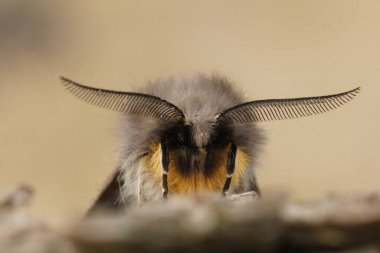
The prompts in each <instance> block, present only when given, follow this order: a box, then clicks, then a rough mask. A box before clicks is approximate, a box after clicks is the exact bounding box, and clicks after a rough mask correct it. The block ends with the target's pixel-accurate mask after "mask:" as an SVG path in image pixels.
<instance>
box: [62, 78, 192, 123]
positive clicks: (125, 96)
mask: <svg viewBox="0 0 380 253" xmlns="http://www.w3.org/2000/svg"><path fill="white" fill-rule="evenodd" d="M61 81H62V83H63V85H64V86H65V87H66V88H67V90H68V91H69V92H70V93H72V94H73V95H74V96H76V97H78V98H79V99H81V100H83V101H85V102H87V103H89V104H93V105H96V106H100V107H103V108H106V109H110V110H113V111H117V112H124V113H130V114H135V115H141V116H147V117H152V118H156V119H161V120H166V121H175V122H180V121H183V120H184V118H185V116H184V114H183V112H182V111H181V110H180V109H179V108H178V107H177V106H175V105H173V104H172V103H170V102H168V101H166V100H164V99H161V98H159V97H156V96H152V95H147V94H142V93H135V92H122V91H113V90H105V89H96V88H92V87H88V86H85V85H83V84H79V83H76V82H74V81H71V80H69V79H67V78H65V77H61Z"/></svg>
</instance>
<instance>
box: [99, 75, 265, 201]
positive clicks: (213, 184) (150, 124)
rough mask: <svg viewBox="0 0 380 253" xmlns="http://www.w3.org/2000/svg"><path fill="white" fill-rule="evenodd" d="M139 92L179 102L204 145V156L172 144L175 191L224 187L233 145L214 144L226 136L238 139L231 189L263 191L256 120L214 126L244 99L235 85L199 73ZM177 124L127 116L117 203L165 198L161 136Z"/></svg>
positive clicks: (196, 142) (197, 140)
mask: <svg viewBox="0 0 380 253" xmlns="http://www.w3.org/2000/svg"><path fill="white" fill-rule="evenodd" d="M140 92H142V93H144V94H150V95H154V96H157V97H160V98H163V99H165V100H166V101H169V102H171V103H173V104H175V105H176V106H178V108H180V109H181V110H182V111H183V112H184V114H185V116H186V119H185V120H186V122H187V123H188V124H191V128H192V134H191V135H192V136H191V137H192V138H193V142H194V146H196V147H197V148H199V154H196V155H193V154H192V153H193V151H192V150H190V149H189V148H181V147H180V148H173V149H171V150H170V151H169V157H171V159H170V163H169V173H168V188H169V192H170V194H182V193H189V192H196V191H200V190H209V191H221V190H222V188H223V185H224V182H225V179H226V176H227V171H226V164H227V155H226V153H227V152H228V143H220V145H218V144H219V143H216V144H215V145H213V144H214V143H215V142H216V141H219V139H220V138H221V137H222V138H225V139H234V141H235V143H236V145H237V147H238V151H237V156H236V170H235V171H236V173H234V176H233V178H232V184H231V188H230V192H229V193H238V192H245V191H249V190H256V191H258V187H257V185H256V180H255V176H254V172H253V165H254V162H255V157H256V154H257V152H258V150H259V147H260V145H261V144H262V142H263V135H262V132H261V131H260V130H259V129H258V128H257V127H256V126H255V125H253V124H251V125H249V126H247V125H246V126H238V125H236V126H233V127H232V126H231V130H230V131H228V132H226V130H225V129H223V130H224V132H221V131H218V129H217V127H216V126H215V125H214V122H215V115H216V114H217V113H219V112H221V111H223V110H225V109H227V108H229V107H231V106H234V105H237V104H239V103H242V102H243V98H242V96H241V94H240V93H238V92H237V91H236V90H235V89H234V85H233V84H232V83H230V82H229V81H228V80H227V79H226V78H224V77H220V76H216V75H214V76H206V75H198V76H196V77H194V78H189V79H186V78H181V79H176V78H172V79H169V80H165V81H161V80H160V81H156V82H151V83H148V84H147V85H146V86H145V87H144V88H143V89H142V90H140ZM172 128H173V125H172V124H171V123H168V122H165V121H161V120H159V119H151V118H146V117H141V116H135V115H133V116H131V115H125V116H124V117H123V119H122V122H121V131H122V140H123V143H122V146H121V149H120V161H119V166H118V169H117V170H118V172H117V175H118V177H119V178H120V179H121V180H120V181H121V182H122V183H121V189H122V190H121V191H120V196H119V198H118V199H117V198H115V199H114V200H113V203H115V204H116V205H124V204H127V205H134V204H137V203H139V202H143V201H150V200H154V199H159V198H161V197H162V191H161V178H162V165H161V148H160V140H161V138H162V136H163V135H165V134H167V132H169V133H170V132H171V131H175V130H172ZM174 128H175V125H174ZM218 135H223V136H218ZM176 137H177V136H175V137H173V138H176ZM100 202H102V201H100Z"/></svg>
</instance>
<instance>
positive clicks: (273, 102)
mask: <svg viewBox="0 0 380 253" xmlns="http://www.w3.org/2000/svg"><path fill="white" fill-rule="evenodd" d="M61 80H62V82H63V84H64V86H65V87H66V88H67V90H68V91H69V92H71V93H72V94H73V95H74V96H76V97H78V98H79V99H81V100H83V101H85V102H87V103H90V104H93V105H97V106H100V107H103V108H106V109H110V110H113V111H117V112H122V113H126V114H128V115H137V116H140V117H146V118H152V119H156V120H158V121H161V122H165V123H166V124H165V126H166V127H167V128H166V129H164V130H163V131H162V133H161V136H160V138H161V139H165V140H166V141H167V143H168V148H169V152H170V154H172V157H171V159H172V160H173V161H174V163H175V164H176V167H177V168H178V170H179V171H181V173H183V174H186V173H189V172H192V171H195V170H199V171H203V172H205V173H208V172H210V171H213V170H214V169H215V168H216V167H218V166H224V165H223V164H220V163H221V162H224V161H225V160H226V156H227V151H226V150H227V148H228V146H229V145H231V143H233V144H235V145H237V146H238V149H239V141H242V140H238V139H237V138H236V136H237V134H236V133H237V132H239V131H244V130H243V129H248V128H250V124H252V123H256V122H262V121H272V120H284V119H291V118H298V117H306V116H311V115H315V114H321V113H324V112H327V111H331V110H334V109H336V108H338V107H340V106H342V105H344V104H345V103H347V102H349V101H350V100H352V99H353V98H354V97H355V96H356V95H357V94H358V92H359V91H360V88H359V87H358V88H356V89H353V90H350V91H347V92H343V93H338V94H333V95H327V96H317V97H302V98H288V99H266V100H255V101H250V102H246V103H242V104H237V105H235V106H232V107H229V108H223V109H222V110H221V111H217V112H214V111H212V110H209V109H207V110H206V109H204V108H202V105H199V104H197V105H196V106H197V107H199V108H197V110H193V112H194V113H193V114H189V113H188V112H187V111H186V110H185V111H186V113H184V112H183V111H182V110H181V109H180V108H179V107H178V106H177V105H175V104H173V103H172V102H171V101H166V100H164V99H162V98H160V97H157V96H153V95H149V94H143V93H134V92H121V91H112V90H105V89H97V88H92V87H89V86H85V85H82V84H79V83H76V82H74V81H71V80H69V79H67V78H63V77H62V78H61ZM187 106H191V103H190V105H187ZM194 106H195V105H194ZM243 141H244V140H243Z"/></svg>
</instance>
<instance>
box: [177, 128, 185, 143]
mask: <svg viewBox="0 0 380 253" xmlns="http://www.w3.org/2000/svg"><path fill="white" fill-rule="evenodd" d="M177 141H178V142H179V143H180V144H185V143H186V141H185V135H184V133H183V132H182V131H181V132H179V133H178V135H177Z"/></svg>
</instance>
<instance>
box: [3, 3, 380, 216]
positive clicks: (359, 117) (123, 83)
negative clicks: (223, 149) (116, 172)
mask: <svg viewBox="0 0 380 253" xmlns="http://www.w3.org/2000/svg"><path fill="white" fill-rule="evenodd" d="M379 13H380V2H379V1H377V0H373V1H366V0H364V1H350V0H335V1H324V0H320V1H297V0H293V1H209V0H207V1H184V0H183V1H168V0H165V1H141V0H136V1H110V2H108V1H100V0H98V1H91V2H90V1H74V0H70V1H42V0H39V1H37V0H34V1H31V0H29V1H28V0H1V1H0V191H3V190H6V189H9V188H11V187H13V186H16V185H18V184H20V183H27V184H31V185H32V186H34V188H35V190H36V196H35V199H34V201H33V203H32V205H31V211H32V212H34V213H37V214H39V215H44V216H48V217H51V218H52V219H54V218H57V217H60V216H63V215H69V216H71V215H80V214H82V213H83V212H84V211H85V210H86V208H87V207H88V206H89V205H90V203H91V202H92V201H93V200H94V198H95V197H96V194H97V193H98V191H99V190H100V189H101V187H102V186H103V184H104V181H105V180H106V178H107V177H108V175H109V174H110V173H111V171H112V170H113V166H114V163H115V159H116V157H117V156H116V154H115V152H114V150H115V149H116V146H117V144H118V142H119V140H118V139H117V131H116V125H117V122H118V117H119V115H118V114H117V113H114V112H110V111H106V110H103V109H100V108H96V107H93V106H88V105H86V104H85V103H82V102H81V101H79V100H77V99H75V98H73V97H72V96H71V95H69V94H68V93H67V92H66V91H65V90H64V89H63V88H62V86H61V84H60V82H59V81H58V76H60V75H64V76H67V77H69V78H72V79H74V80H76V81H78V82H82V83H85V84H89V85H92V86H95V87H102V88H109V89H119V90H131V89H133V87H138V86H139V85H140V84H142V83H143V82H144V81H146V80H148V79H155V78H165V77H168V76H170V75H173V74H188V75H191V74H194V73H196V72H199V71H203V72H214V71H217V72H220V73H222V74H225V75H226V76H228V77H229V78H230V79H232V80H234V81H236V83H237V84H238V85H239V87H241V88H242V89H243V90H244V91H245V93H246V97H247V99H264V98H281V97H297V96H315V95H324V94H329V93H336V92H341V91H346V90H349V89H352V88H354V87H356V86H359V85H360V86H362V87H363V89H362V93H361V94H360V96H359V97H358V98H357V99H356V100H355V101H353V102H352V103H350V104H348V105H347V106H345V107H344V108H342V109H340V110H337V111H334V112H331V113H328V114H324V115H319V116H315V117H312V118H303V119H298V120H290V121H281V122H270V123H262V124H260V126H261V127H262V128H263V129H265V131H266V133H267V136H268V143H267V145H266V148H265V149H264V151H263V153H262V156H261V158H260V163H259V165H258V166H257V175H258V180H259V183H260V185H261V188H262V191H263V192H264V194H265V193H268V192H271V191H273V189H283V190H286V191H289V192H290V194H291V196H292V198H295V199H297V200H308V199H315V198H319V197H322V196H325V195H327V194H330V193H344V192H352V191H357V192H361V191H370V190H374V189H379V177H380V170H379V167H378V164H379V162H380V157H379V152H378V145H379V142H380V134H379V132H378V129H379V127H380V120H379V116H378V115H379V113H378V110H379V99H380V95H379V94H380V48H379V47H380V29H379V25H380V15H379Z"/></svg>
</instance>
